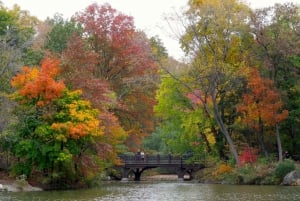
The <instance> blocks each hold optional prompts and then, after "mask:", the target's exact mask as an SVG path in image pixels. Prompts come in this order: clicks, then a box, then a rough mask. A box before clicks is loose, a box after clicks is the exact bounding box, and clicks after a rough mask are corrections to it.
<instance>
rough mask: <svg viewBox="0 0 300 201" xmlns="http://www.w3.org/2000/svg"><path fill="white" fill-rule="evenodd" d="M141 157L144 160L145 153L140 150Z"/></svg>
mask: <svg viewBox="0 0 300 201" xmlns="http://www.w3.org/2000/svg"><path fill="white" fill-rule="evenodd" d="M141 159H142V161H144V160H145V153H144V152H143V151H141Z"/></svg>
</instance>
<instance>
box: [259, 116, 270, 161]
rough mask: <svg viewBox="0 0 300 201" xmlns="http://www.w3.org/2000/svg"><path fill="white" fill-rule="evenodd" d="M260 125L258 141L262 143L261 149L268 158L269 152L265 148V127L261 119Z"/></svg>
mask: <svg viewBox="0 0 300 201" xmlns="http://www.w3.org/2000/svg"><path fill="white" fill-rule="evenodd" d="M258 124H259V133H258V140H259V143H260V147H261V149H262V152H263V153H264V155H265V157H268V152H267V149H266V147H265V140H264V127H263V123H262V120H261V117H259V120H258Z"/></svg>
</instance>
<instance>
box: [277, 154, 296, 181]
mask: <svg viewBox="0 0 300 201" xmlns="http://www.w3.org/2000/svg"><path fill="white" fill-rule="evenodd" d="M295 168H296V167H295V163H294V161H292V160H289V159H287V160H284V161H282V162H280V163H279V164H278V165H277V167H276V169H275V177H277V178H279V179H283V177H284V176H285V175H286V174H288V173H289V172H291V171H293V170H295Z"/></svg>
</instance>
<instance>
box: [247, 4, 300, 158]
mask: <svg viewBox="0 0 300 201" xmlns="http://www.w3.org/2000/svg"><path fill="white" fill-rule="evenodd" d="M299 20H300V12H299V6H297V5H294V4H292V3H285V4H275V5H274V6H272V7H268V8H264V9H258V10H256V11H255V12H254V13H253V15H252V17H251V21H250V22H251V27H252V32H253V33H254V34H255V39H256V43H255V46H254V48H253V59H255V58H256V59H255V62H256V63H257V64H259V65H261V69H262V72H263V74H266V75H267V76H268V77H269V79H271V80H273V82H274V84H275V86H276V87H277V88H278V89H279V91H280V94H281V98H282V101H283V103H284V105H285V108H287V109H288V111H289V116H288V119H287V120H286V121H285V122H283V124H282V126H281V128H283V129H284V130H285V132H284V133H285V135H283V140H284V142H285V143H284V147H286V149H289V150H290V151H291V152H296V153H297V152H298V149H297V148H296V147H298V146H299V144H300V141H299V140H298V139H299V135H298V133H299V129H298V127H297V126H296V125H297V123H296V122H298V121H299V114H300V109H299V104H298V102H299V93H300V90H299V69H300V68H299V67H300V65H299V64H300V62H299V52H300V48H299V47H300V46H299V44H300V38H299V26H298V25H299ZM290 139H293V140H292V143H290ZM297 154H298V153H297Z"/></svg>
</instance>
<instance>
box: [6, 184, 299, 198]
mask: <svg viewBox="0 0 300 201" xmlns="http://www.w3.org/2000/svg"><path fill="white" fill-rule="evenodd" d="M19 200H20V201H27V200H28V201H29V200H30V201H112V200H113V201H140V200H143V201H172V200H174V201H187V200H188V201H298V200H300V187H285V186H237V185H208V184H199V183H191V182H175V181H174V182H127V183H121V182H111V183H106V184H105V185H103V186H102V187H101V188H94V189H84V190H76V191H75V190H72V191H46V192H23V193H7V192H1V193H0V201H19Z"/></svg>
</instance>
